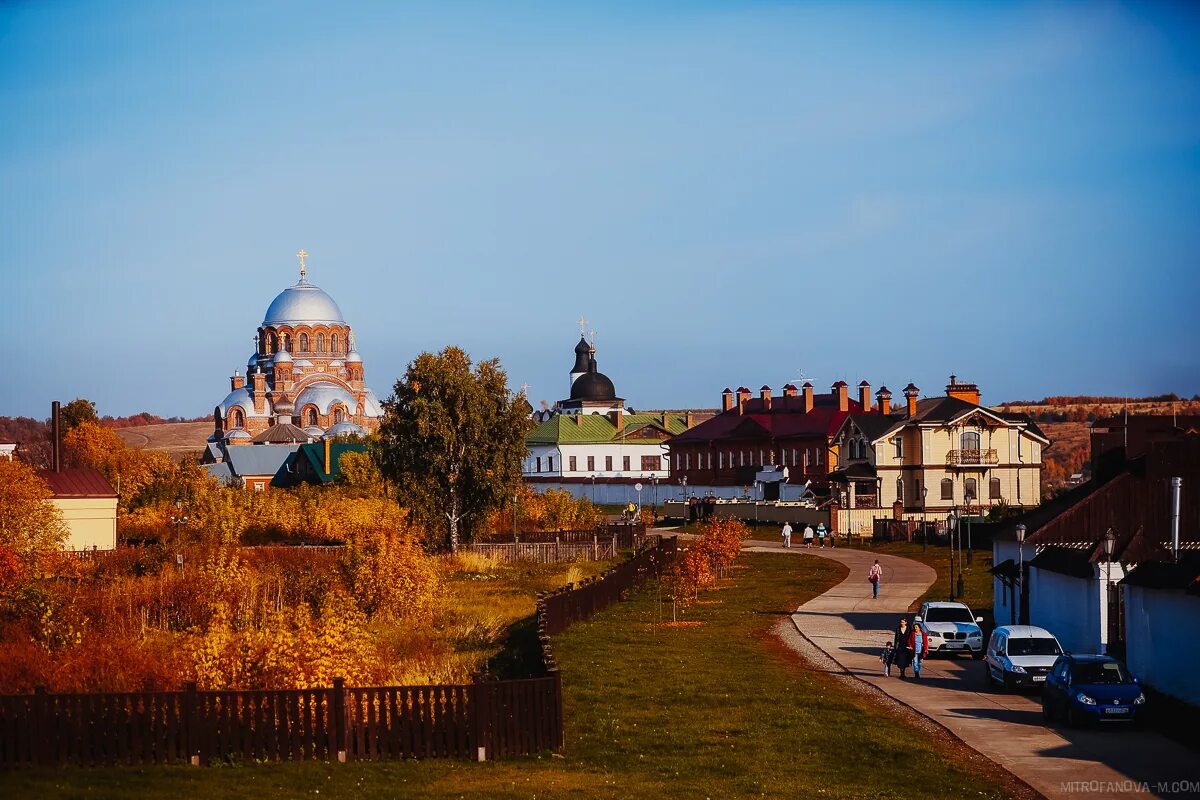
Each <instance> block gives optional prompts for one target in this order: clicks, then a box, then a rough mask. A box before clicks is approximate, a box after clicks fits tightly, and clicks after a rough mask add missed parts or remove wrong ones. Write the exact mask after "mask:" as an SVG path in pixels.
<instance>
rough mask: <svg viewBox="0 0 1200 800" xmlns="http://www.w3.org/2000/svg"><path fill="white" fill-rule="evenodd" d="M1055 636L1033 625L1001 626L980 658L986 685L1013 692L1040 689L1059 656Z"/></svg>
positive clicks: (1059, 648) (1060, 647)
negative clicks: (1024, 689)
mask: <svg viewBox="0 0 1200 800" xmlns="http://www.w3.org/2000/svg"><path fill="white" fill-rule="evenodd" d="M1062 652H1063V650H1062V646H1061V645H1059V643H1058V639H1055V638H1054V634H1052V633H1050V631H1048V630H1046V629H1044V628H1038V627H1035V626H1033V625H1002V626H1001V627H999V628H996V630H994V631H992V635H991V637H990V638H989V639H988V646H987V651H986V653H985V654H984V656H983V671H984V674H985V675H986V676H987V679H988V683H990V684H992V685H993V686H1003V687H1004V688H1005V689H1007V690H1010V691H1011V690H1012V689H1015V688H1017V687H1018V686H1041V685H1042V684H1043V683H1044V682H1045V681H1046V676H1047V675H1048V674H1050V670H1051V669H1052V668H1053V667H1054V662H1056V661H1057V660H1058V657H1059V656H1061V655H1062Z"/></svg>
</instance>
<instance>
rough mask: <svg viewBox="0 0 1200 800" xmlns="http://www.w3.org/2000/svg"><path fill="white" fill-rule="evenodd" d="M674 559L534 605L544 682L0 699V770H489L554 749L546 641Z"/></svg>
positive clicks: (665, 550) (667, 547) (666, 549)
mask: <svg viewBox="0 0 1200 800" xmlns="http://www.w3.org/2000/svg"><path fill="white" fill-rule="evenodd" d="M675 551H676V546H675V539H674V538H673V537H672V538H669V539H662V538H655V539H654V543H653V544H652V545H647V546H645V547H643V548H642V549H641V550H640V551H639V552H638V553H637V554H636V555H635V556H633V557H632V558H631V559H629V560H628V561H625V562H622V563H621V564H619V565H617V566H616V567H614V568H612V569H611V570H609V571H607V572H606V573H604V574H603V575H601V576H598V577H597V578H594V579H592V580H588V581H584V582H582V583H581V584H579V585H577V586H569V587H566V588H564V589H560V590H558V591H556V592H552V593H550V594H545V595H540V596H539V598H538V605H537V608H538V612H537V613H538V618H537V623H538V631H539V635H540V638H541V647H542V655H543V665H544V668H545V669H544V675H541V676H538V677H532V678H519V679H515V680H503V681H477V682H475V683H472V684H465V685H448V686H385V687H347V686H345V685H344V683H343V681H342V679H340V678H337V679H334V685H333V686H332V687H330V688H317V689H286V690H250V691H213V692H209V691H198V690H197V688H196V686H195V684H189V685H188V686H187V687H186V688H185V689H184V690H183V691H175V692H121V693H110V694H47V693H45V692H43V691H40V690H39V691H37V692H35V693H34V694H27V695H9V696H0V766H3V767H13V766H21V765H27V764H63V763H67V764H78V765H99V764H165V763H185V764H186V763H190V764H208V763H211V762H213V761H231V762H241V761H298V760H323V761H346V760H355V759H401V758H460V759H477V758H478V759H483V758H487V759H492V758H509V757H513V756H518V755H527V754H532V753H539V752H545V751H547V750H560V749H562V746H563V704H562V676H561V674H560V673H559V671H558V667H557V664H556V663H555V660H554V651H553V647H552V645H551V642H550V638H549V637H550V635H552V634H555V633H558V632H560V631H562V630H564V629H565V628H566V627H567V626H568V625H570V624H571V623H572V622H573V621H575V620H581V619H587V618H589V617H590V616H592V615H593V614H595V613H596V612H597V611H599V610H601V609H603V608H605V607H607V606H609V605H611V604H612V603H615V602H617V601H618V600H621V599H622V598H624V597H625V596H626V595H627V593H628V592H629V591H630V590H632V589H633V588H634V587H635V586H637V585H638V584H639V583H641V582H642V581H643V580H645V579H646V578H647V577H649V576H652V575H658V574H659V573H660V572H661V570H662V569H663V568H664V567H665V566H666V564H667V563H668V562H669V561H670V559H671V558H673V557H674V554H675Z"/></svg>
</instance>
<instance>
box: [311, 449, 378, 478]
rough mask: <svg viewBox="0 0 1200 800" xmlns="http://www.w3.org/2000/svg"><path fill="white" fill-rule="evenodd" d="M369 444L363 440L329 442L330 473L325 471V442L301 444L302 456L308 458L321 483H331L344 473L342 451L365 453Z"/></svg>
mask: <svg viewBox="0 0 1200 800" xmlns="http://www.w3.org/2000/svg"><path fill="white" fill-rule="evenodd" d="M365 452H367V446H366V445H365V444H363V443H362V442H330V443H329V473H328V474H326V473H325V443H324V442H313V443H312V444H302V445H300V456H299V457H300V458H306V459H308V463H309V464H311V465H312V469H313V472H315V473H316V475H317V478H318V479H319V480H320V481H321V483H330V482H331V481H335V480H337V477H338V475H341V474H342V466H341V464H340V463H339V462H340V459H341V457H342V453H365Z"/></svg>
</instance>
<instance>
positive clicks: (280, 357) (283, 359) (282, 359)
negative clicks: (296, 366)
mask: <svg viewBox="0 0 1200 800" xmlns="http://www.w3.org/2000/svg"><path fill="white" fill-rule="evenodd" d="M272 360H273V361H274V362H275V363H276V364H290V363H291V361H292V357H291V355H290V354H288V351H287V350H280V351H279V352H278V353H276V354H275V358H274V359H272Z"/></svg>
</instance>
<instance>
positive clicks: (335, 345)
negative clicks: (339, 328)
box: [329, 333, 342, 356]
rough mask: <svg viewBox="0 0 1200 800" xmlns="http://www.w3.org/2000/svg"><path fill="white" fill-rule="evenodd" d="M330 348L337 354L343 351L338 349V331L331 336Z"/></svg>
mask: <svg viewBox="0 0 1200 800" xmlns="http://www.w3.org/2000/svg"><path fill="white" fill-rule="evenodd" d="M329 349H330V350H331V351H332V352H333V354H334V355H335V356H336V355H338V354H339V353H341V352H342V351H341V350H338V335H337V334H336V333H335V334H333V335H332V336H330V337H329Z"/></svg>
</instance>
